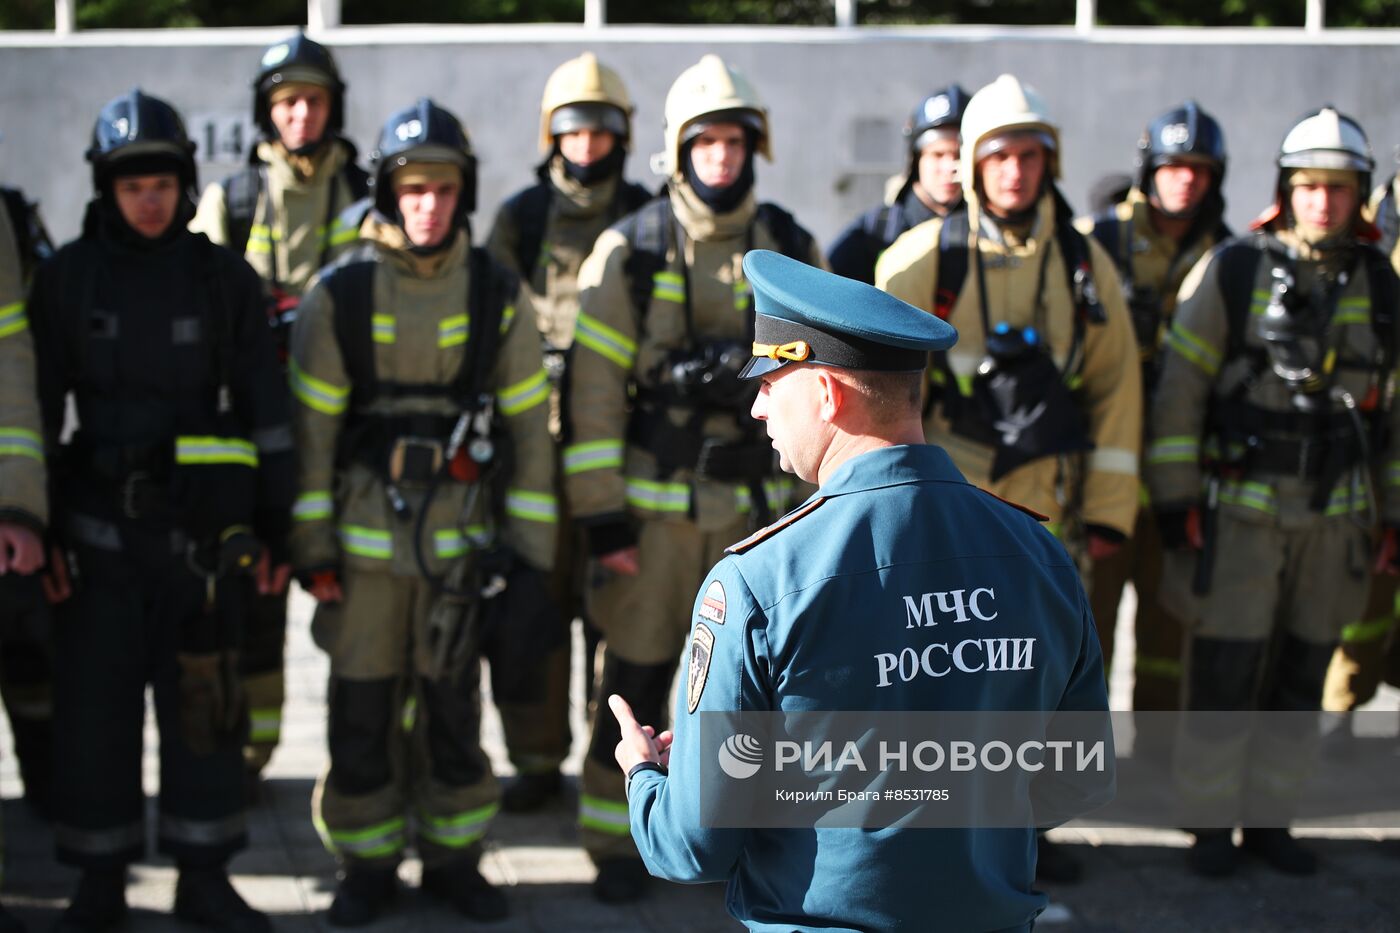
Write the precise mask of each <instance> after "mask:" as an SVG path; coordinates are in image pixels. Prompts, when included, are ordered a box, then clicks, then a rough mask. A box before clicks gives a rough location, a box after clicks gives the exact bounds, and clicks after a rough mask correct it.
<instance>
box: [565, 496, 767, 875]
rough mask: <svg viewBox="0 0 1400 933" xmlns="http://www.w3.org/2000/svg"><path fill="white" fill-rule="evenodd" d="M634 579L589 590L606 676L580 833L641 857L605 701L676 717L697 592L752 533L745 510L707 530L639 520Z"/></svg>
mask: <svg viewBox="0 0 1400 933" xmlns="http://www.w3.org/2000/svg"><path fill="white" fill-rule="evenodd" d="M640 525H641V528H640V534H639V538H638V557H639V560H640V563H641V572H640V573H638V574H637V575H636V576H635V577H631V576H624V575H621V574H609V575H608V576H607V577H606V578H605V579H603V580H602V581H601V582H600V583H599V584H597V585H596V586H595V587H594V588H593V590H592V591H591V593H590V596H589V613H590V615H591V616H592V618H593V619H594V621H595V622H596V623H597V624H598V627H599V628H600V629H601V630H602V632H603V638H604V640H605V648H604V652H603V674H602V679H601V681H600V683H599V686H598V697H599V702H598V704H597V709H596V710H595V711H594V719H593V732H592V737H591V739H590V741H589V746H588V755H587V757H586V758H585V759H584V762H583V778H582V785H581V788H580V793H579V830H580V832H579V835H580V839H581V840H582V842H583V846H584V848H585V849H587V850H588V854H589V855H590V856H592V857H593V859H594V860H595V861H596V860H598V859H602V858H628V857H631V858H636V857H638V856H637V849H636V846H635V845H634V844H633V842H632V834H631V828H630V824H629V823H628V819H627V794H626V788H625V787H624V783H625V781H624V775H623V774H622V772H621V771H620V770H619V769H618V767H617V762H616V760H615V759H614V757H613V750H614V749H615V748H616V747H617V743H618V740H619V738H620V732H619V729H618V725H617V720H616V719H614V718H613V715H612V712H611V711H610V710H609V709H608V708H607V704H606V703H605V702H603V700H604V698H606V697H607V696H609V695H610V694H613V693H616V694H618V695H620V696H621V697H622V698H623V699H625V700H626V701H627V702H628V703H629V704H631V706H632V711H633V713H634V714H635V715H636V717H637V721H638V722H641V723H644V724H649V725H652V726H654V727H655V728H656V731H657V732H658V733H659V732H661V731H663V730H664V729H665V728H666V723H667V721H668V719H669V710H670V699H671V684H672V681H673V680H674V678H675V674H676V667H677V664H678V662H679V658H680V655H681V650H682V648H683V647H684V645H685V639H686V636H687V635H688V634H689V632H690V623H691V610H692V608H693V607H694V605H695V595H696V591H697V590H698V589H699V588H700V584H701V583H703V582H704V580H705V576H706V575H707V574H708V573H709V571H710V568H711V567H713V566H714V565H715V564H716V563H717V562H718V561H719V560H720V558H722V557H723V556H724V549H725V548H727V547H728V546H729V545H731V544H733V543H735V542H736V541H739V540H741V539H742V538H743V537H744V536H745V535H746V534H748V531H749V525H748V520H747V518H746V517H744V516H739V517H738V520H736V521H735V522H734V523H733V525H732V526H730V527H728V528H724V529H721V530H718V531H711V532H705V531H701V530H700V529H699V528H697V527H696V526H695V524H693V523H691V522H680V521H663V520H645V521H642V522H640Z"/></svg>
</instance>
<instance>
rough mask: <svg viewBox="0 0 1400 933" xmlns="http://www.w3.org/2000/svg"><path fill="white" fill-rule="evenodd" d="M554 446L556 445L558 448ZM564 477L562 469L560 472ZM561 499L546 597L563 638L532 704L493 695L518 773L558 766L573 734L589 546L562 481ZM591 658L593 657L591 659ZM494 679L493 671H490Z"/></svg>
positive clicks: (547, 660)
mask: <svg viewBox="0 0 1400 933" xmlns="http://www.w3.org/2000/svg"><path fill="white" fill-rule="evenodd" d="M557 449H558V448H556V450H557ZM559 475H560V476H562V475H563V472H562V469H561V471H560V473H559ZM556 494H557V495H558V497H559V504H560V507H559V516H560V518H559V526H558V528H559V532H558V538H557V540H556V543H555V552H554V570H553V572H552V573H551V574H550V590H551V593H550V596H551V597H552V598H553V600H554V605H555V606H557V607H558V609H559V620H558V621H559V626H560V628H562V629H563V638H562V640H561V641H560V642H559V645H558V647H557V648H555V649H554V650H553V651H551V652H549V654H548V655H546V656H545V657H543V658H541V659H540V661H539V667H538V678H539V694H538V699H537V700H536V701H535V702H533V703H512V702H506V701H503V700H501V699H500V698H495V700H496V708H497V709H498V710H499V711H500V714H501V727H502V730H503V731H504V732H505V740H506V753H507V754H508V755H509V756H510V763H511V764H512V765H514V766H515V770H516V771H518V772H519V773H521V774H545V773H548V772H551V771H557V770H559V766H560V765H562V764H563V763H564V759H565V758H567V757H568V755H569V746H570V744H572V742H573V733H572V731H571V730H570V728H569V698H570V694H569V684H570V677H571V676H572V674H573V669H572V666H571V664H570V661H571V659H572V654H573V651H572V648H573V639H572V637H571V635H570V630H571V626H572V625H573V621H574V619H575V618H578V617H580V616H583V615H585V607H584V600H585V596H586V592H587V584H588V548H587V546H586V544H585V542H584V540H583V535H582V532H581V531H580V529H579V528H578V527H577V526H576V525H574V523H573V522H571V521H570V520H569V519H568V518H567V517H566V516H567V515H568V514H569V511H568V508H567V505H566V500H565V499H564V489H563V484H562V483H561V484H559V486H558V488H557V489H556ZM589 660H591V659H589ZM583 669H584V677H585V678H590V677H592V676H593V675H592V670H593V667H592V664H591V663H587V662H586V663H585V664H584V667H583ZM492 676H493V680H494V677H495V675H494V674H493V675H492Z"/></svg>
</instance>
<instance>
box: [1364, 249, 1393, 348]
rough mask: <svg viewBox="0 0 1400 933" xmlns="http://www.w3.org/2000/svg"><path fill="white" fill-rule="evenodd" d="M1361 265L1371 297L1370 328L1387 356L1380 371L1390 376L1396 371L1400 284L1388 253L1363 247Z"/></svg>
mask: <svg viewBox="0 0 1400 933" xmlns="http://www.w3.org/2000/svg"><path fill="white" fill-rule="evenodd" d="M1361 261H1362V262H1364V263H1365V264H1366V287H1367V290H1368V291H1369V292H1370V297H1371V328H1372V330H1374V331H1375V334H1376V341H1377V342H1378V343H1379V344H1380V345H1381V347H1382V348H1383V352H1384V353H1385V359H1384V363H1383V368H1382V370H1381V371H1382V373H1388V372H1390V371H1391V370H1392V369H1394V368H1395V357H1396V350H1397V348H1396V346H1395V312H1396V307H1395V304H1396V302H1397V301H1400V280H1397V279H1396V277H1395V270H1394V268H1393V267H1392V266H1391V264H1390V253H1389V252H1388V251H1383V250H1381V249H1380V248H1379V247H1375V246H1369V245H1367V246H1362V247H1361Z"/></svg>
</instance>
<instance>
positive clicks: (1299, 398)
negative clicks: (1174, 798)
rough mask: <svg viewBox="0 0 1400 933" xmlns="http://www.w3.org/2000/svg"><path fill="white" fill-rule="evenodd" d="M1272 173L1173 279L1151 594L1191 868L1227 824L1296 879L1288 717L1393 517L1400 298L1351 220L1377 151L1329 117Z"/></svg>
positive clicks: (1229, 856)
mask: <svg viewBox="0 0 1400 933" xmlns="http://www.w3.org/2000/svg"><path fill="white" fill-rule="evenodd" d="M1277 161H1278V166H1279V173H1278V181H1277V188H1276V199H1275V202H1274V204H1273V205H1272V206H1271V207H1270V208H1269V209H1268V210H1267V211H1266V212H1265V213H1264V214H1262V215H1261V216H1260V218H1259V219H1258V220H1256V221H1255V223H1254V224H1253V232H1252V233H1250V234H1248V235H1246V236H1243V237H1239V238H1237V239H1234V240H1231V241H1229V242H1227V243H1226V244H1225V245H1224V246H1223V247H1221V248H1220V249H1218V250H1216V251H1215V252H1214V253H1212V254H1211V255H1210V257H1209V258H1208V259H1207V260H1205V261H1203V262H1202V263H1201V264H1200V265H1198V266H1197V267H1196V269H1195V270H1194V271H1193V272H1192V274H1191V275H1190V276H1189V277H1188V279H1187V281H1186V283H1185V285H1184V286H1183V287H1182V291H1181V298H1180V302H1179V304H1178V306H1177V311H1176V316H1175V318H1174V319H1173V321H1172V324H1171V329H1170V330H1169V331H1168V334H1167V337H1166V340H1165V343H1164V351H1163V356H1164V365H1163V368H1162V374H1161V382H1160V383H1159V386H1158V389H1157V393H1156V396H1155V398H1154V401H1153V410H1152V419H1151V425H1152V432H1151V436H1150V444H1149V446H1148V454H1147V468H1146V477H1147V482H1148V488H1149V491H1150V493H1151V497H1152V504H1153V508H1154V509H1156V511H1157V523H1158V527H1159V528H1160V529H1161V535H1162V542H1163V545H1164V546H1165V547H1166V548H1167V549H1168V553H1167V557H1166V563H1165V566H1164V569H1163V577H1162V598H1163V600H1164V601H1166V602H1167V604H1168V605H1169V606H1170V607H1171V609H1172V612H1173V613H1174V614H1175V615H1176V616H1178V617H1179V618H1180V619H1181V620H1182V621H1183V622H1185V623H1186V625H1187V627H1188V631H1189V633H1190V634H1189V639H1188V645H1187V650H1186V654H1185V678H1186V680H1185V690H1184V703H1185V706H1184V709H1185V710H1186V711H1187V712H1186V713H1185V714H1183V717H1182V724H1181V728H1180V729H1179V731H1178V734H1177V740H1176V745H1177V753H1176V757H1175V778H1176V781H1177V784H1178V790H1179V793H1180V796H1181V800H1182V803H1183V805H1184V806H1185V808H1186V811H1185V814H1184V815H1185V817H1186V819H1188V820H1190V822H1187V823H1186V824H1185V825H1190V826H1199V827H1202V828H1201V829H1200V830H1199V831H1198V832H1197V834H1196V842H1195V845H1194V847H1193V848H1192V850H1191V859H1190V863H1191V865H1192V867H1193V869H1194V870H1196V871H1197V872H1199V873H1201V874H1204V875H1211V876H1218V875H1225V874H1229V873H1231V872H1233V871H1234V870H1235V868H1236V866H1237V863H1238V858H1239V850H1237V849H1236V848H1235V847H1234V846H1233V844H1232V840H1231V834H1230V827H1231V826H1232V824H1234V823H1238V822H1243V823H1244V824H1245V830H1244V848H1245V850H1246V851H1248V852H1250V853H1252V854H1254V855H1257V856H1259V857H1261V858H1263V859H1265V860H1266V861H1267V862H1269V863H1270V864H1271V865H1272V866H1273V867H1275V868H1276V869H1278V870H1280V871H1283V872H1287V873H1290V874H1309V873H1311V872H1313V871H1315V870H1316V867H1317V863H1316V858H1315V857H1314V856H1313V854H1312V853H1310V852H1308V851H1307V850H1306V849H1304V848H1303V847H1301V846H1300V845H1299V844H1298V843H1297V842H1296V841H1294V840H1293V838H1292V837H1291V836H1290V835H1289V833H1288V830H1287V829H1286V828H1280V827H1286V826H1287V825H1288V823H1289V821H1290V820H1291V818H1292V816H1293V812H1294V807H1295V805H1296V800H1297V796H1298V793H1299V791H1300V788H1301V786H1302V784H1303V783H1304V782H1305V781H1306V779H1307V772H1308V769H1309V764H1310V762H1311V760H1312V758H1313V755H1314V752H1315V745H1316V739H1317V736H1316V734H1315V728H1316V727H1315V723H1313V722H1312V721H1311V720H1310V721H1309V724H1308V726H1307V727H1304V728H1300V727H1299V725H1298V721H1297V720H1296V719H1294V718H1289V717H1287V716H1285V715H1284V713H1285V712H1290V711H1291V712H1295V713H1301V714H1310V713H1311V712H1312V711H1315V710H1317V709H1319V708H1320V706H1321V701H1322V691H1323V684H1324V678H1325V675H1326V672H1327V666H1328V662H1329V660H1330V659H1331V656H1332V653H1333V649H1334V647H1335V645H1336V643H1337V637H1338V634H1339V633H1340V632H1341V629H1342V626H1343V625H1344V624H1345V623H1347V622H1350V621H1352V620H1353V619H1355V618H1357V616H1358V613H1359V612H1360V611H1361V608H1362V605H1363V603H1364V601H1365V598H1366V588H1367V573H1368V570H1369V564H1370V560H1369V558H1368V556H1367V549H1368V548H1369V546H1370V541H1371V537H1372V529H1373V526H1374V521H1375V516H1374V510H1375V505H1374V504H1375V501H1376V500H1377V499H1380V500H1382V501H1383V503H1384V505H1383V509H1382V511H1381V515H1382V518H1383V521H1384V523H1385V527H1386V528H1387V529H1390V528H1393V527H1395V525H1396V523H1397V522H1400V496H1398V495H1396V494H1395V493H1394V490H1395V483H1396V482H1397V480H1400V424H1397V423H1396V421H1397V416H1396V413H1395V410H1394V407H1393V406H1392V405H1391V403H1390V396H1391V392H1392V385H1391V379H1392V376H1391V370H1392V369H1393V367H1394V365H1395V357H1396V347H1395V316H1396V311H1397V308H1396V304H1397V294H1400V292H1397V283H1396V280H1395V275H1394V272H1393V270H1392V269H1391V267H1390V265H1389V263H1388V262H1387V261H1386V258H1385V257H1384V256H1383V255H1382V254H1381V253H1380V252H1379V251H1378V250H1376V249H1375V248H1374V247H1372V246H1371V245H1370V244H1369V242H1368V241H1369V240H1370V239H1371V238H1372V236H1373V233H1374V231H1373V230H1372V228H1371V227H1370V225H1369V224H1367V223H1366V222H1365V221H1364V220H1363V219H1362V218H1361V216H1360V207H1361V204H1362V199H1363V197H1364V194H1365V192H1366V191H1367V190H1368V188H1369V178H1370V173H1371V169H1372V165H1373V161H1372V158H1371V152H1370V146H1369V144H1368V143H1367V141H1366V136H1365V134H1364V133H1363V132H1362V130H1361V127H1360V126H1359V125H1358V124H1357V123H1356V122H1355V121H1354V120H1352V119H1350V118H1349V117H1346V116H1344V115H1342V114H1340V113H1338V112H1337V111H1336V110H1335V109H1333V108H1331V107H1324V108H1322V109H1321V110H1319V111H1318V112H1316V113H1314V114H1311V115H1309V116H1307V117H1305V118H1304V119H1302V120H1301V121H1300V122H1298V123H1297V124H1296V125H1295V126H1294V127H1293V128H1292V129H1291V130H1290V131H1289V132H1288V134H1287V136H1286V137H1285V138H1284V141H1283V145H1282V147H1281V149H1280V152H1279V155H1278V160H1277ZM1382 444H1383V445H1384V449H1383V450H1382V449H1380V447H1381V445H1382ZM1373 458H1374V459H1375V462H1377V463H1380V464H1382V467H1381V469H1380V470H1379V476H1380V480H1379V481H1378V482H1377V484H1376V485H1378V486H1379V487H1380V488H1373V486H1372V482H1371V477H1370V469H1369V467H1370V463H1371V462H1372V460H1373ZM1203 490H1204V492H1203ZM1391 534H1393V533H1392V532H1388V533H1387V537H1389V536H1390V535H1391ZM1391 553H1392V557H1390V558H1388V559H1387V562H1391V561H1393V551H1392V552H1391ZM1256 709H1258V710H1270V711H1278V712H1275V713H1274V714H1273V715H1272V716H1267V717H1257V718H1256V719H1255V720H1254V725H1253V727H1252V730H1251V731H1244V732H1243V735H1241V733H1240V732H1236V733H1234V734H1231V735H1223V734H1222V727H1220V725H1219V717H1220V715H1221V714H1219V713H1211V714H1202V715H1200V716H1196V715H1193V714H1195V713H1196V712H1197V711H1201V710H1246V711H1248V710H1256ZM1260 827H1272V828H1260Z"/></svg>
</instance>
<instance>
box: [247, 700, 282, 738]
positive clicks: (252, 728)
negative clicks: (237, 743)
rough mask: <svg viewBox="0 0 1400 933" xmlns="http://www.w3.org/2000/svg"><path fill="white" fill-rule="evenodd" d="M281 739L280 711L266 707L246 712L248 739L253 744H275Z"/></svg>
mask: <svg viewBox="0 0 1400 933" xmlns="http://www.w3.org/2000/svg"><path fill="white" fill-rule="evenodd" d="M281 737H282V710H281V709H279V708H277V707H275V706H274V707H266V708H258V707H255V708H253V709H250V710H248V738H249V739H251V740H252V741H254V742H276V741H277V740H278V739H279V738H281Z"/></svg>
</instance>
